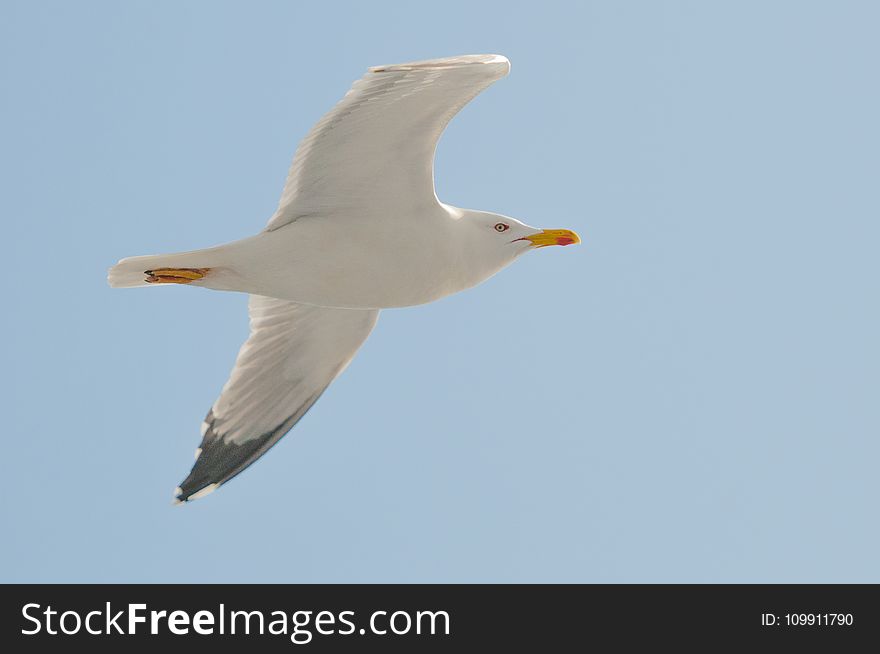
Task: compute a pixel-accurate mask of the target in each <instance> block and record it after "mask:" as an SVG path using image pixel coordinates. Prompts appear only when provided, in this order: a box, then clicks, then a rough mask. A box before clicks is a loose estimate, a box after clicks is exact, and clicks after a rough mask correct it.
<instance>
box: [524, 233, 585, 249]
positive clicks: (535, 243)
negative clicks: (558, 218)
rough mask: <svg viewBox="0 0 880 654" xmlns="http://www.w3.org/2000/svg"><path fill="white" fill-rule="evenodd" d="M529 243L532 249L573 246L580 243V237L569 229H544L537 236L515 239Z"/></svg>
mask: <svg viewBox="0 0 880 654" xmlns="http://www.w3.org/2000/svg"><path fill="white" fill-rule="evenodd" d="M517 240H518V241H531V242H532V247H536V248H543V247H546V246H548V245H573V244H575V243H580V242H581V237H580V236H578V235H577V234H575V233H574V232H573V231H571V230H570V229H545V230H543V231H541V232H538V233H537V234H532V235H531V236H526V237H524V238H519V239H517Z"/></svg>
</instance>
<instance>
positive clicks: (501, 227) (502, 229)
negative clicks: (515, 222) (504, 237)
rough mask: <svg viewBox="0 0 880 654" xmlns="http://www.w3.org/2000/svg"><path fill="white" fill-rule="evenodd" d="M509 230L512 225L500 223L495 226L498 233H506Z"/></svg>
mask: <svg viewBox="0 0 880 654" xmlns="http://www.w3.org/2000/svg"><path fill="white" fill-rule="evenodd" d="M508 229H510V225H506V224H504V223H498V224H497V225H495V231H496V232H506V231H507V230H508Z"/></svg>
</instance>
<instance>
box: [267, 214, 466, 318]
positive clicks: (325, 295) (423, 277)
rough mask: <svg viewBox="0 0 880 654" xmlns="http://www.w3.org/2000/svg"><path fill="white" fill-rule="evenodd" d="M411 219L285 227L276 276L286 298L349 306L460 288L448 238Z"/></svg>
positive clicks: (383, 304)
mask: <svg viewBox="0 0 880 654" xmlns="http://www.w3.org/2000/svg"><path fill="white" fill-rule="evenodd" d="M413 222H416V223H417V221H403V223H402V224H398V225H392V226H382V225H378V226H377V225H376V224H375V222H374V223H373V224H372V225H367V224H364V225H357V224H356V225H354V226H352V225H349V226H348V227H347V228H342V227H341V226H339V227H337V226H331V228H329V229H328V228H327V226H326V225H324V226H321V229H317V228H313V227H312V226H311V225H302V226H300V227H301V229H299V230H290V234H289V235H287V236H286V238H287V240H288V241H289V245H288V246H286V247H282V248H281V252H279V260H281V261H286V262H287V263H286V264H283V265H281V266H280V270H279V271H278V274H277V275H276V280H275V281H276V283H280V284H282V285H284V286H285V289H284V292H285V295H286V296H287V299H292V300H294V301H300V302H308V303H310V304H318V305H322V306H338V307H350V308H387V307H398V306H408V305H413V304H423V303H425V302H431V301H433V300H436V299H438V298H440V297H443V296H445V295H448V294H449V293H453V292H455V291H456V290H460V289H459V288H458V287H457V286H458V280H457V278H456V276H457V266H456V252H455V250H454V248H453V247H452V243H451V242H450V241H449V239H448V238H445V236H444V234H443V233H442V231H441V230H439V229H430V228H426V227H424V226H422V227H421V228H419V226H418V224H416V225H410V224H409V223H413ZM293 296H296V297H293Z"/></svg>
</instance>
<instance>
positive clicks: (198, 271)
mask: <svg viewBox="0 0 880 654" xmlns="http://www.w3.org/2000/svg"><path fill="white" fill-rule="evenodd" d="M224 263H225V261H224V257H223V255H222V252H221V248H209V249H207V250H195V251H193V252H180V253H176V254H151V255H147V256H142V257H128V258H126V259H122V260H121V261H120V262H119V263H117V264H116V265H115V266H113V267H112V268H110V270H109V272H108V273H107V282H108V283H109V284H110V286H112V287H113V288H131V287H134V286H149V285H151V284H192V283H195V284H196V285H197V286H202V285H203V284H202V283H201V281H202V280H205V279H206V278H207V277H209V276H210V275H211V274H212V272H213V271H214V270H215V269H216V268H217V267H218V266H222V265H223V264H224ZM204 285H208V286H210V284H204Z"/></svg>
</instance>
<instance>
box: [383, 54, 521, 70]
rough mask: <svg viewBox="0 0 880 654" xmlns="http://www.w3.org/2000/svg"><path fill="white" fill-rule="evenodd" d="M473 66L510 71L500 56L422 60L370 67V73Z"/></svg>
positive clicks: (483, 55) (503, 58)
mask: <svg viewBox="0 0 880 654" xmlns="http://www.w3.org/2000/svg"><path fill="white" fill-rule="evenodd" d="M473 64H494V65H496V66H500V67H503V68H504V74H505V75H506V74H507V71H509V70H510V60H509V59H508V58H507V57H505V56H504V55H500V54H478V55H458V56H457V57H444V58H441V59H423V60H421V61H408V62H405V63H401V64H386V65H383V66H371V67H370V68H369V71H370V72H371V73H390V72H395V71H407V70H420V69H426V68H457V67H459V66H470V65H473Z"/></svg>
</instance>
